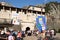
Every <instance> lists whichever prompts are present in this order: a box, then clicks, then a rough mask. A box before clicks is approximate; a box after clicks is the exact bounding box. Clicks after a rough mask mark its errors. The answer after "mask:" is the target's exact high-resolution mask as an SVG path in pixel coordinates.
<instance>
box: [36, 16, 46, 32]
mask: <svg viewBox="0 0 60 40" xmlns="http://www.w3.org/2000/svg"><path fill="white" fill-rule="evenodd" d="M43 26H44V28H43ZM36 27H37V29H38V30H39V31H40V32H41V31H42V30H46V17H45V16H38V17H37V18H36Z"/></svg>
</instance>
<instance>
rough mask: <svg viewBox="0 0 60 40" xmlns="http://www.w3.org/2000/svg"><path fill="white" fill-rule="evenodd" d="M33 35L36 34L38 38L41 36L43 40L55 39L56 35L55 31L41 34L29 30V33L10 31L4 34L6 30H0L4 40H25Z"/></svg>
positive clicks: (0, 35)
mask: <svg viewBox="0 0 60 40" xmlns="http://www.w3.org/2000/svg"><path fill="white" fill-rule="evenodd" d="M32 34H34V35H35V36H37V35H38V34H41V36H40V37H41V38H42V39H44V38H46V39H47V37H48V39H49V38H53V36H55V35H56V32H55V30H46V31H43V32H39V31H38V30H34V31H31V30H28V31H26V32H25V31H15V30H13V31H10V30H7V31H6V32H4V30H0V37H1V38H2V37H3V38H6V39H7V40H23V38H24V37H25V36H26V35H27V36H31V35H32Z"/></svg>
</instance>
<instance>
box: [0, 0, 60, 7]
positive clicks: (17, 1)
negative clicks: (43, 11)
mask: <svg viewBox="0 0 60 40" xmlns="http://www.w3.org/2000/svg"><path fill="white" fill-rule="evenodd" d="M1 1H4V2H7V3H10V4H12V5H13V6H15V7H18V8H22V7H24V6H29V5H38V4H45V3H47V2H50V1H58V2H60V0H0V2H1Z"/></svg>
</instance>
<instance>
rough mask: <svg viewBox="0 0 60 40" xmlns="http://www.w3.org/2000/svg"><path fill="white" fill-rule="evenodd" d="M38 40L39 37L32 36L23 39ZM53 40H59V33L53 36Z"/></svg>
mask: <svg viewBox="0 0 60 40" xmlns="http://www.w3.org/2000/svg"><path fill="white" fill-rule="evenodd" d="M38 38H39V35H38V36H34V35H32V36H26V37H24V38H23V40H38ZM53 40H60V33H57V35H56V36H54V39H53Z"/></svg>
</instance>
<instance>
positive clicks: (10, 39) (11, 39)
mask: <svg viewBox="0 0 60 40" xmlns="http://www.w3.org/2000/svg"><path fill="white" fill-rule="evenodd" d="M8 40H14V37H13V36H12V34H11V32H10V31H9V36H8Z"/></svg>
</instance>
